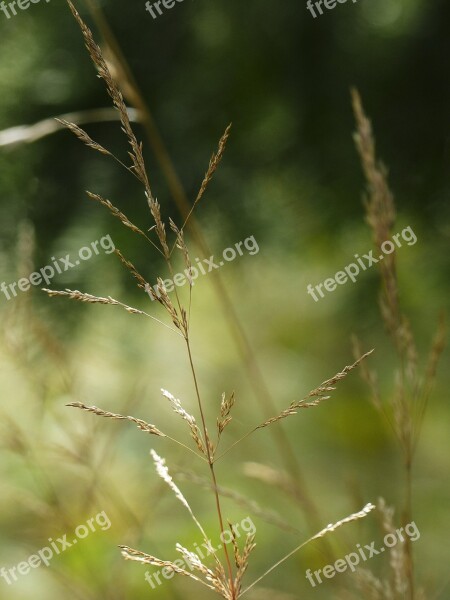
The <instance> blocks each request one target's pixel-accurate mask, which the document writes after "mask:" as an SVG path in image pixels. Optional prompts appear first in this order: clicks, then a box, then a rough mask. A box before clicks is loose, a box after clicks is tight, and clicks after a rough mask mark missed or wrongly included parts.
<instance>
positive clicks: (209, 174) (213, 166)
mask: <svg viewBox="0 0 450 600" xmlns="http://www.w3.org/2000/svg"><path fill="white" fill-rule="evenodd" d="M230 131H231V123H230V124H229V125H228V127H227V128H226V129H225V132H224V134H223V135H222V137H221V138H220V140H219V146H218V149H217V153H213V155H212V157H211V160H210V161H209V166H208V170H207V171H206V173H205V176H204V178H203V181H202V184H201V186H200V190H199V192H198V194H197V198H196V199H195V201H194V204H193V205H192V208H191V210H190V211H189V213H188V215H187V217H186V219H185V220H184V223H183V227H182V228H181V231H183V230H184V228H185V227H186V224H187V222H188V221H189V219H190V217H191V215H192V213H193V212H194V210H195V207H196V206H197V204H198V203H199V202H200V200H201V199H202V197H203V195H204V194H205V192H206V188H207V187H208V184H209V183H210V181H211V179H212V178H213V175H214V173H215V172H216V170H217V168H218V166H219V164H220V162H221V160H222V158H223V155H224V152H225V147H226V145H227V141H228V137H229V135H230Z"/></svg>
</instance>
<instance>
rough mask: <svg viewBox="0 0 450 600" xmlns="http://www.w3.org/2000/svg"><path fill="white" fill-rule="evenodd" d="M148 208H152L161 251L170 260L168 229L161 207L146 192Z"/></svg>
mask: <svg viewBox="0 0 450 600" xmlns="http://www.w3.org/2000/svg"><path fill="white" fill-rule="evenodd" d="M145 195H146V197H147V202H148V206H149V208H150V212H151V214H152V217H153V220H154V221H155V225H156V227H155V230H156V234H157V236H158V239H159V243H160V244H161V249H162V251H163V254H164V257H165V258H166V259H167V260H168V259H169V258H170V252H169V247H168V245H167V235H166V227H165V225H164V222H163V220H162V218H161V206H160V204H159V202H158V201H157V200H155V199H154V198H153V196H151V195H150V194H148V193H147V192H146V194H145Z"/></svg>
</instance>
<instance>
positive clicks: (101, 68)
mask: <svg viewBox="0 0 450 600" xmlns="http://www.w3.org/2000/svg"><path fill="white" fill-rule="evenodd" d="M67 3H68V5H69V8H70V10H71V11H72V14H73V16H74V17H75V19H76V21H77V23H78V25H79V27H80V29H81V32H82V34H83V37H84V42H85V46H86V48H87V51H88V52H89V56H90V57H91V59H92V62H93V63H94V65H95V66H96V67H97V71H98V74H99V77H101V79H103V81H104V82H105V84H106V88H107V91H108V94H109V95H110V97H111V99H112V101H113V104H114V106H115V108H116V109H117V111H118V112H119V116H120V122H121V124H122V130H123V132H124V133H125V134H126V136H127V138H128V141H129V143H130V146H131V150H132V151H131V152H130V153H129V155H130V157H131V159H132V162H133V166H132V169H133V171H134V172H135V173H136V175H137V176H138V178H139V180H140V181H141V182H142V183H143V184H144V186H145V189H146V190H147V191H148V192H150V184H149V181H148V178H147V173H146V170H145V164H144V157H143V154H142V144H139V143H138V142H137V139H136V136H135V135H134V132H133V130H132V128H131V124H130V119H129V117H128V112H127V108H126V106H125V102H124V100H123V96H122V92H121V91H120V89H119V86H118V85H117V83H116V82H115V80H114V79H113V77H112V75H111V73H110V71H109V69H108V65H107V64H106V61H105V59H104V58H103V55H102V51H101V49H100V47H99V46H98V45H97V44H96V43H95V41H94V37H93V35H92V31H91V30H90V29H89V27H88V26H87V25H86V23H85V22H84V21H83V19H82V18H81V17H80V15H79V13H78V11H77V10H76V8H75V6H74V5H73V4H72V2H71V1H70V0H67Z"/></svg>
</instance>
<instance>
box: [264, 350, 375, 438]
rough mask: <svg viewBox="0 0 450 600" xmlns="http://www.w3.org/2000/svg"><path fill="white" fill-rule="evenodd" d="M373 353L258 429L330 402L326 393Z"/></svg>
mask: <svg viewBox="0 0 450 600" xmlns="http://www.w3.org/2000/svg"><path fill="white" fill-rule="evenodd" d="M372 352H373V350H370V351H369V352H366V353H365V354H363V355H362V356H361V357H360V358H358V360H357V361H355V362H354V363H353V364H352V365H348V366H346V367H344V369H342V371H340V372H339V373H336V375H334V376H333V377H331V378H330V379H327V380H326V381H324V382H323V383H321V385H320V386H319V387H317V388H315V389H314V390H312V391H311V392H309V394H308V395H307V396H305V397H304V398H303V399H302V400H296V401H294V402H292V403H291V404H290V405H289V407H288V408H286V409H285V410H283V411H282V412H281V413H280V414H279V415H278V416H276V417H272V418H271V419H268V420H267V421H265V422H264V423H262V424H261V425H258V427H257V428H256V429H262V428H263V427H267V426H269V425H271V424H272V423H276V422H277V421H280V420H281V419H285V418H286V417H290V416H292V415H295V414H297V410H298V409H300V408H312V407H315V406H318V405H319V404H320V403H321V402H322V401H323V400H328V399H329V398H330V396H326V395H324V394H325V393H326V392H331V391H334V390H335V389H336V387H335V385H336V384H337V383H338V382H339V381H341V380H342V379H344V378H345V377H346V376H347V375H348V374H349V373H350V371H353V369H356V367H357V366H358V365H359V364H360V363H361V362H362V361H363V360H364V359H365V358H367V357H368V356H370V355H371V354H372ZM309 398H315V400H312V401H311V402H307V400H308V399H309Z"/></svg>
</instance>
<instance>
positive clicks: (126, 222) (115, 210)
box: [86, 191, 148, 239]
mask: <svg viewBox="0 0 450 600" xmlns="http://www.w3.org/2000/svg"><path fill="white" fill-rule="evenodd" d="M86 194H87V195H88V196H89V198H90V199H91V200H95V201H96V202H99V203H100V204H102V205H103V206H105V207H106V208H107V209H108V210H109V211H110V212H111V213H112V214H113V215H114V216H115V217H116V218H117V219H119V220H120V221H121V222H122V223H123V224H124V225H125V227H128V228H129V229H131V231H134V232H135V233H138V234H139V235H142V236H143V237H145V238H146V239H148V238H147V236H146V234H145V233H144V232H143V231H142V230H141V229H139V227H137V226H136V225H134V223H132V222H131V221H130V219H129V218H128V217H127V216H126V215H125V214H124V213H123V212H122V211H121V210H119V209H118V208H116V207H115V206H114V205H113V204H112V203H111V202H110V201H109V200H107V199H106V198H102V196H100V195H99V194H94V193H92V192H89V191H86Z"/></svg>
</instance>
